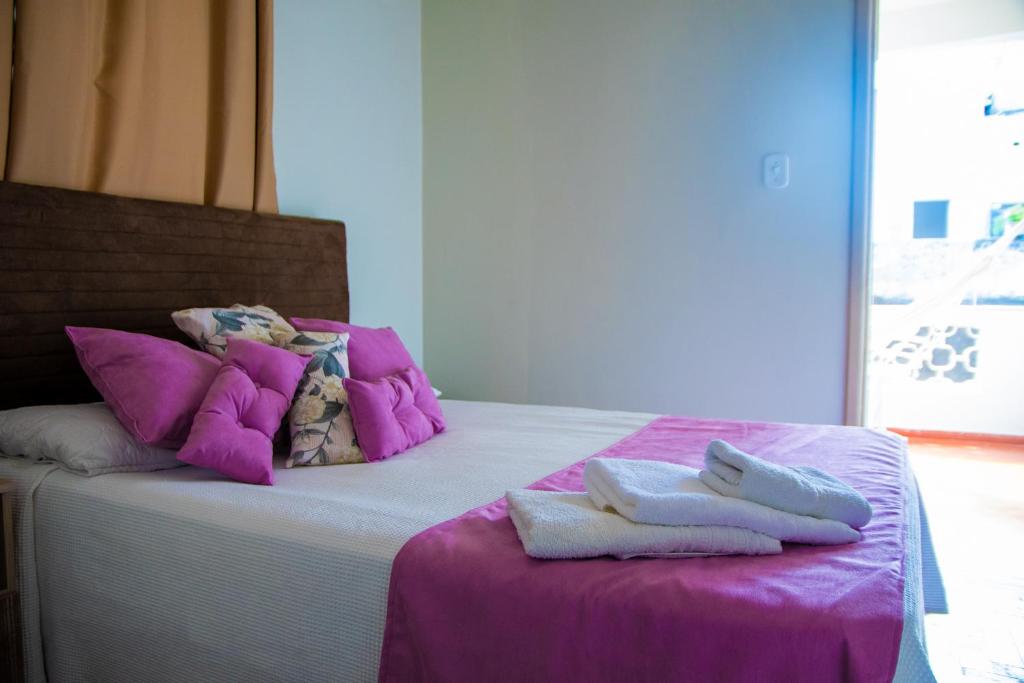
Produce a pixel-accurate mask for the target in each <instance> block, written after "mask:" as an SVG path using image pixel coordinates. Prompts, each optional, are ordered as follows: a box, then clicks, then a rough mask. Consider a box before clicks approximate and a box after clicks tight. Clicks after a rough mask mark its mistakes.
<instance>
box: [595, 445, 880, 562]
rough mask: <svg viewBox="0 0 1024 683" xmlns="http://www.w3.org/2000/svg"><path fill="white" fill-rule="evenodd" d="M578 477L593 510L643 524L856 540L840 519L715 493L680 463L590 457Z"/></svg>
mask: <svg viewBox="0 0 1024 683" xmlns="http://www.w3.org/2000/svg"><path fill="white" fill-rule="evenodd" d="M583 481H584V483H585V484H586V487H587V493H588V494H590V499H591V500H592V501H593V502H594V505H595V506H597V508H598V509H601V510H605V509H612V510H615V511H616V512H618V513H619V514H620V515H622V516H623V517H626V518H628V519H631V520H633V521H634V522H640V523H643V524H668V525H695V524H714V525H720V526H733V527H740V528H741V529H750V530H751V531H757V532H758V533H762V534H765V535H767V536H771V537H772V538H777V539H779V540H780V541H793V542H796V543H814V544H818V545H834V544H839V543H853V542H854V541H857V540H860V533H859V532H857V531H856V530H854V529H851V528H850V527H849V526H847V525H846V524H843V523H842V522H837V521H835V520H831V519H816V518H814V517H806V516H803V515H794V514H792V513H790V512H783V511H781V510H775V509H773V508H770V507H765V506H764V505H758V504H757V503H752V502H750V501H749V500H742V499H738V498H729V497H727V496H722V495H719V494H718V493H716V492H715V491H713V490H711V489H710V488H708V487H707V486H705V485H704V484H703V483H702V482H701V480H700V477H699V476H698V472H697V470H695V469H694V468H692V467H686V466H685V465H675V464H673V463H668V462H657V461H653V460H623V459H620V458H594V459H593V460H588V461H587V464H586V467H585V468H584V470H583Z"/></svg>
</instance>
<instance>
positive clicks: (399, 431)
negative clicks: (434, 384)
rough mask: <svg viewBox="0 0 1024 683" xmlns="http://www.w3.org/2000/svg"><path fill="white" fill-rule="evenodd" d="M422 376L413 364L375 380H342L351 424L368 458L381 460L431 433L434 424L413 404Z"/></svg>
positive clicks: (364, 454)
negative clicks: (346, 395) (410, 366)
mask: <svg viewBox="0 0 1024 683" xmlns="http://www.w3.org/2000/svg"><path fill="white" fill-rule="evenodd" d="M421 381H422V380H421V379H420V374H417V373H416V372H415V371H414V369H413V368H406V369H404V370H399V371H398V372H396V373H395V374H393V375H388V376H387V377H381V378H380V379H375V380H370V381H366V380H358V379H351V378H348V377H346V378H345V379H344V380H343V383H344V385H345V392H346V393H347V394H348V407H349V410H350V411H351V413H352V425H353V426H354V427H355V430H356V439H358V441H359V448H361V449H362V451H363V456H364V457H365V458H366V460H367V462H373V461H375V460H383V459H384V458H387V457H389V456H392V455H395V454H396V453H401V452H402V451H405V450H408V449H410V448H412V447H413V446H415V445H416V444H418V443H423V442H424V441H426V440H427V439H429V438H430V437H432V436H434V426H433V424H431V422H430V418H429V417H427V416H426V415H425V414H424V413H423V411H422V410H421V409H420V408H419V406H417V405H416V402H415V400H414V398H413V397H414V394H415V391H416V388H417V387H418V385H419V384H420V382H421Z"/></svg>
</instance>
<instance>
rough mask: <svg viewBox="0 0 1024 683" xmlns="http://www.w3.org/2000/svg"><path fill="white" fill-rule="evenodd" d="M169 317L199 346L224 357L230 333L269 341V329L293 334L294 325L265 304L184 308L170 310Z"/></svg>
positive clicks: (235, 335) (271, 339) (245, 337)
mask: <svg viewBox="0 0 1024 683" xmlns="http://www.w3.org/2000/svg"><path fill="white" fill-rule="evenodd" d="M171 319H172V320H174V324H175V325H177V326H178V329H179V330H181V331H182V332H184V333H185V334H187V335H188V336H189V337H191V338H192V340H193V341H194V342H195V343H196V344H198V345H199V348H201V349H202V350H204V351H206V352H207V353H212V354H213V355H215V356H217V358H223V357H224V352H225V351H226V350H227V348H228V338H230V337H241V338H243V339H251V340H253V341H258V342H263V343H264V344H273V343H274V338H273V336H272V335H271V333H272V332H281V333H291V334H295V328H294V327H292V326H291V325H290V324H289V323H288V321H287V320H285V319H284V318H282V317H281V316H280V315H278V314H277V311H275V310H274V309H272V308H267V307H266V306H243V305H242V304H235V305H234V306H232V307H230V308H186V309H185V310H183V311H175V312H174V313H171Z"/></svg>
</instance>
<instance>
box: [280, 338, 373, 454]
mask: <svg viewBox="0 0 1024 683" xmlns="http://www.w3.org/2000/svg"><path fill="white" fill-rule="evenodd" d="M272 335H273V338H274V342H275V343H276V344H277V345H278V346H280V347H281V348H284V349H287V350H288V351H291V352H293V353H301V354H304V355H311V356H312V358H311V359H310V361H309V363H308V364H307V365H306V373H305V375H303V377H302V380H301V381H300V382H299V387H298V389H296V390H295V399H294V401H293V402H292V408H291V411H289V413H288V431H289V432H290V433H291V437H292V446H291V452H290V454H289V456H288V460H287V461H286V462H285V466H286V467H295V466H304V465H337V464H344V463H356V462H364V461H365V459H364V458H363V453H362V451H361V450H360V449H359V444H358V443H357V441H356V433H355V429H354V428H353V427H352V414H351V412H350V411H349V407H348V394H346V393H345V386H344V385H343V384H342V380H343V379H344V378H345V377H348V333H347V332H345V333H341V334H338V333H335V332H296V333H292V334H289V333H286V332H273V333H272Z"/></svg>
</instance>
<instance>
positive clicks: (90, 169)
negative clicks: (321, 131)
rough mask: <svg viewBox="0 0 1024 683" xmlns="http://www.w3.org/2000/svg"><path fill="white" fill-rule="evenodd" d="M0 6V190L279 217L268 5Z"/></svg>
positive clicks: (76, 0) (186, 1)
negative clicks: (100, 195) (26, 188)
mask: <svg viewBox="0 0 1024 683" xmlns="http://www.w3.org/2000/svg"><path fill="white" fill-rule="evenodd" d="M0 3H2V4H0V60H4V59H13V66H14V68H13V77H12V76H11V75H10V70H8V69H6V68H5V65H4V64H3V62H2V61H0V74H2V75H0V112H2V113H0V118H2V120H0V133H2V134H4V138H2V139H0V142H2V140H3V139H6V141H7V143H6V160H5V161H6V163H5V164H4V165H3V166H2V167H0V168H2V169H3V172H4V178H5V179H6V180H11V181H16V182H23V183H31V184H36V185H50V186H55V187H67V188H73V189H80V190H91V191H94V192H106V193H109V194H117V195H124V196H131V197H147V198H151V199H166V200H172V201H181V202H191V203H196V204H212V205H216V206H224V207H230V208H238V209H254V210H257V211H274V212H276V211H277V191H276V183H275V178H274V161H273V152H272V145H271V111H272V101H273V90H272V74H273V57H272V49H273V34H272V24H273V21H272V18H273V7H272V0H13V5H14V6H15V8H16V19H15V22H14V29H13V51H12V50H11V49H10V46H11V30H10V28H11V22H10V19H9V18H10V16H11V14H12V11H11V5H12V0H0ZM5 32H6V33H5ZM5 40H6V42H4V41H5ZM5 77H6V78H8V79H10V80H8V81H7V82H5V81H4V80H3V79H4V78H5ZM5 86H7V87H5ZM4 98H9V102H8V105H9V106H4ZM8 111H9V120H8V117H7V113H8ZM0 146H2V145H0Z"/></svg>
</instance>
